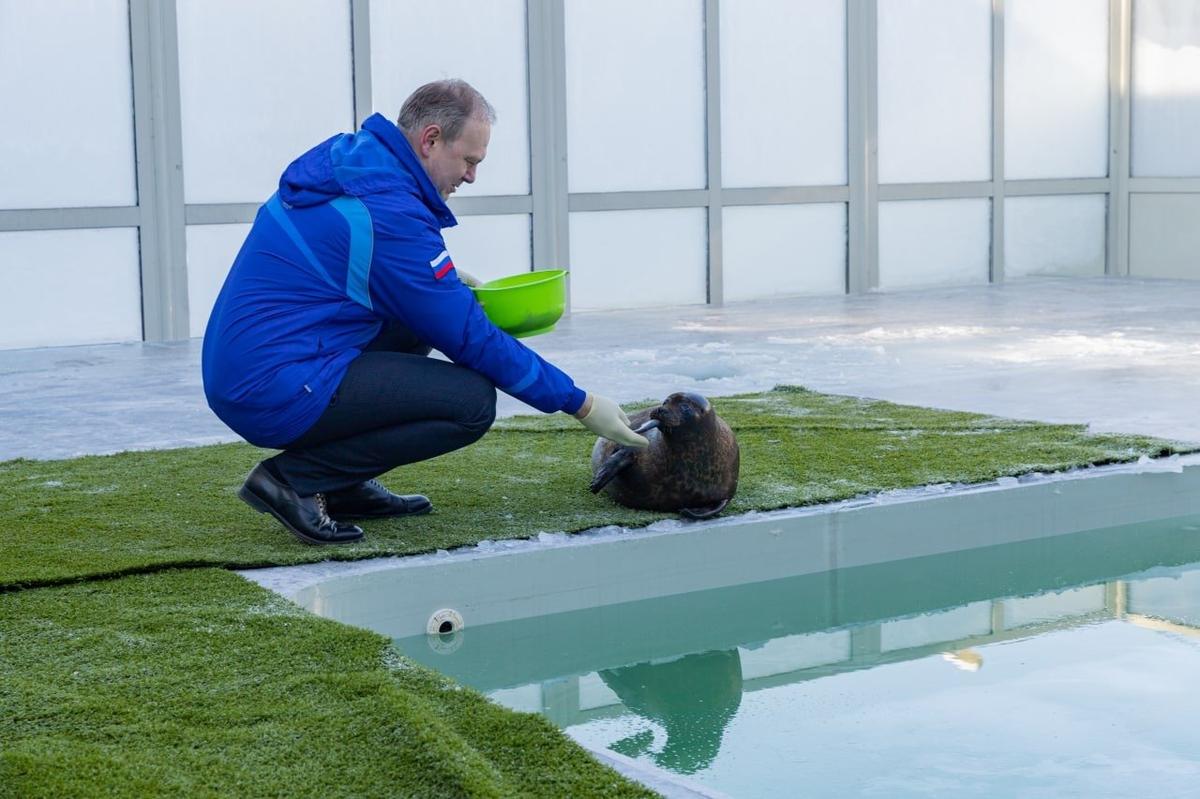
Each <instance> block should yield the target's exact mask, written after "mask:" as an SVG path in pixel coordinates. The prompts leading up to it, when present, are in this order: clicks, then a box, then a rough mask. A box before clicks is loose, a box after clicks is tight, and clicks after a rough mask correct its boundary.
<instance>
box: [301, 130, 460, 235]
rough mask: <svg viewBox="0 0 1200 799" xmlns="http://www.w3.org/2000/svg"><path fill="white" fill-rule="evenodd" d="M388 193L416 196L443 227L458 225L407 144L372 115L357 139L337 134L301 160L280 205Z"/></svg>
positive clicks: (318, 203) (401, 137)
mask: <svg viewBox="0 0 1200 799" xmlns="http://www.w3.org/2000/svg"><path fill="white" fill-rule="evenodd" d="M389 191H406V192H409V193H411V194H414V195H416V196H417V197H418V198H420V200H421V202H422V203H424V205H425V206H426V207H427V208H429V210H430V211H432V212H433V215H434V216H435V217H436V218H437V220H438V222H439V223H440V225H441V227H444V228H446V227H451V226H452V225H454V224H456V220H455V218H454V214H453V213H452V212H451V211H450V208H449V207H448V206H447V205H446V203H445V201H444V200H442V197H441V195H439V194H438V192H437V189H436V188H435V187H434V185H433V181H431V180H430V179H429V175H428V174H427V173H426V172H425V168H424V167H423V166H421V162H420V161H419V160H417V155H416V153H414V152H413V150H412V147H410V146H409V144H408V140H407V139H405V138H404V135H403V134H402V133H401V132H400V129H399V128H398V127H396V126H395V125H394V124H392V122H391V121H390V120H388V118H387V117H385V116H383V115H382V114H372V115H371V116H370V117H368V118H367V119H366V121H364V122H363V126H362V128H361V129H359V131H358V132H357V133H339V134H338V135H336V136H333V137H331V138H329V139H326V140H325V141H323V142H321V143H320V144H318V145H317V146H316V147H314V148H312V149H311V150H309V151H308V152H306V153H305V154H304V155H302V156H300V157H299V158H297V159H296V160H295V161H293V162H292V163H291V164H289V165H288V168H287V169H285V170H284V171H283V175H282V176H281V177H280V178H279V199H281V200H282V201H283V202H284V203H286V204H287V205H289V206H293V207H304V206H311V205H320V204H321V203H325V202H329V201H330V200H333V199H335V198H336V197H340V196H342V195H346V194H348V195H351V196H353V197H361V196H364V195H368V194H377V193H381V192H389Z"/></svg>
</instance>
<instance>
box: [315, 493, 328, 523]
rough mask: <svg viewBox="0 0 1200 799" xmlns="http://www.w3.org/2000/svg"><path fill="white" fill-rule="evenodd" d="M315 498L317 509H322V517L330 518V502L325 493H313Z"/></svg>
mask: <svg viewBox="0 0 1200 799" xmlns="http://www.w3.org/2000/svg"><path fill="white" fill-rule="evenodd" d="M313 498H314V499H315V500H316V501H317V509H318V510H320V511H321V518H322V519H327V518H329V504H328V502H327V501H326V499H325V495H324V494H321V493H318V494H313Z"/></svg>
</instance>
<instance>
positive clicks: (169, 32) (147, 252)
mask: <svg viewBox="0 0 1200 799" xmlns="http://www.w3.org/2000/svg"><path fill="white" fill-rule="evenodd" d="M129 34H130V35H129V41H130V57H131V62H132V70H133V122H134V145H135V148H136V163H137V188H138V207H139V208H140V210H141V220H140V225H139V229H138V231H139V235H140V243H141V259H142V260H141V279H142V338H143V339H144V340H146V341H171V340H176V339H183V338H187V337H188V336H189V335H190V334H191V330H190V327H189V320H188V279H187V244H186V230H185V226H184V194H183V133H182V128H183V123H182V117H181V112H180V86H179V40H178V34H177V23H176V5H175V0H130V2H129Z"/></svg>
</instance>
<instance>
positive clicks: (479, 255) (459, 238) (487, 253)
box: [442, 214, 563, 281]
mask: <svg viewBox="0 0 1200 799" xmlns="http://www.w3.org/2000/svg"><path fill="white" fill-rule="evenodd" d="M442 236H443V238H445V239H446V247H447V248H449V251H450V257H451V258H452V259H454V265H455V266H456V267H457V268H459V269H465V270H467V271H468V272H470V273H471V274H472V275H474V276H475V277H477V278H479V279H480V280H484V281H487V280H495V279H496V278H498V277H505V276H507V275H515V274H517V273H519V272H528V271H529V267H530V257H531V256H530V246H531V245H530V241H531V239H530V230H529V214H501V215H496V216H491V215H486V216H485V215H481V216H460V217H459V218H458V226H457V227H452V228H446V229H445V230H443V231H442ZM537 268H538V269H561V268H563V267H561V266H556V265H554V264H545V265H543V264H538V266H537Z"/></svg>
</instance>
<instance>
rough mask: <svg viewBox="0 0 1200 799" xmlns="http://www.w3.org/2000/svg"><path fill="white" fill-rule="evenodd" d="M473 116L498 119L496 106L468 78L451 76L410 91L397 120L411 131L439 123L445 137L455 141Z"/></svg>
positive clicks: (406, 129)
mask: <svg viewBox="0 0 1200 799" xmlns="http://www.w3.org/2000/svg"><path fill="white" fill-rule="evenodd" d="M472 117H474V118H475V119H479V120H482V121H484V122H487V123H488V124H489V125H491V124H494V123H495V122H496V109H494V108H492V104H491V103H489V102H488V101H487V100H486V99H484V96H483V95H482V94H480V93H479V91H478V90H477V89H476V88H475V87H474V86H472V85H471V84H469V83H467V82H466V81H465V80H459V79H458V78H450V79H448V80H435V81H434V82H433V83H426V84H425V85H424V86H422V87H421V88H419V89H417V90H416V91H415V92H413V93H412V94H411V95H409V97H408V99H407V100H405V101H404V105H403V106H401V108H400V118H399V119H398V120H397V122H396V124H398V125H399V126H400V129H401V130H403V131H404V132H405V134H408V135H412V134H416V133H418V132H419V131H422V130H424V129H425V128H426V127H427V126H429V125H437V126H438V127H440V128H441V129H442V135H443V136H445V137H446V141H448V142H452V141H455V140H457V139H458V137H459V136H461V135H462V132H463V128H464V127H466V124H467V120H468V119H471V118H472Z"/></svg>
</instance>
